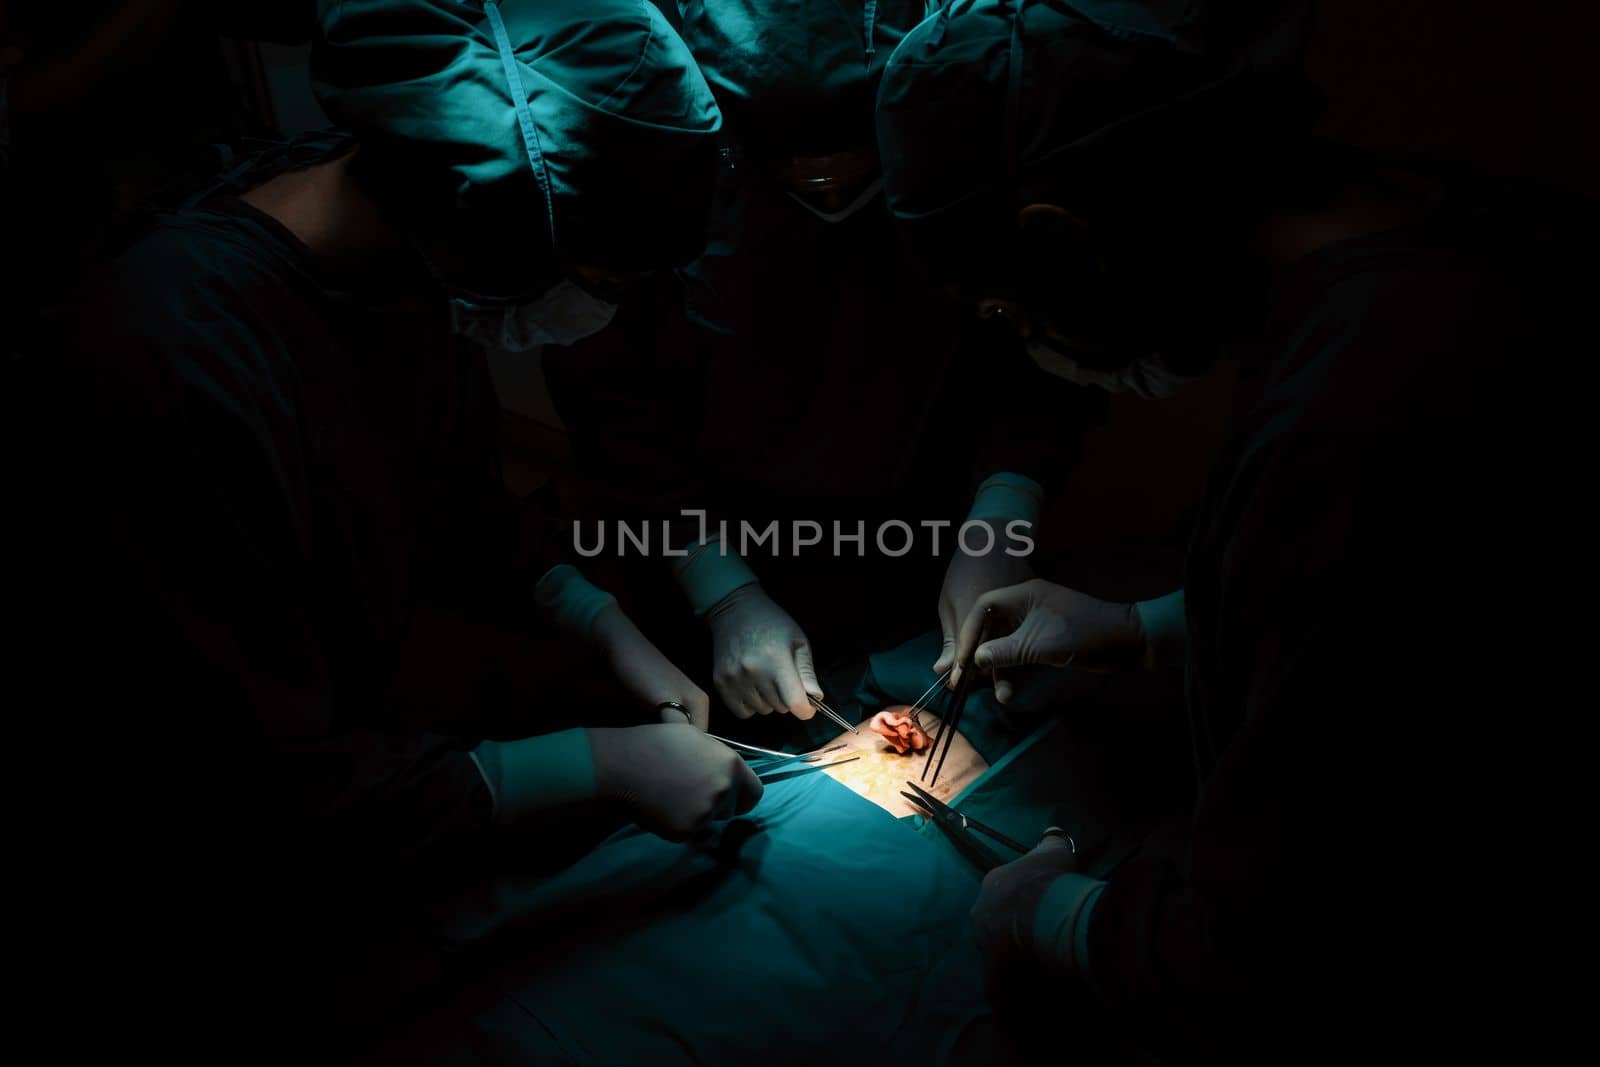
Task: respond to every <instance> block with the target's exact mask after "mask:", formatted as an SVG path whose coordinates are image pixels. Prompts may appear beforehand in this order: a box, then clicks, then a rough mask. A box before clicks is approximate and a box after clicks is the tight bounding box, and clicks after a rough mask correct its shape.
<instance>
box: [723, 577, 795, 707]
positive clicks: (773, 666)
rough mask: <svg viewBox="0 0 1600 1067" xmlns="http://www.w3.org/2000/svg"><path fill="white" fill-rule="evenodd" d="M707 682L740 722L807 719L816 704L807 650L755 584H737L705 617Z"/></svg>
mask: <svg viewBox="0 0 1600 1067" xmlns="http://www.w3.org/2000/svg"><path fill="white" fill-rule="evenodd" d="M706 619H707V621H708V622H710V624H711V638H712V645H713V650H712V659H711V667H712V673H711V677H712V681H713V683H714V684H715V685H716V687H717V692H718V693H720V694H721V695H722V700H723V703H725V704H727V706H728V710H730V711H732V712H733V713H734V714H735V715H737V716H739V717H740V718H741V719H748V718H749V717H750V716H752V715H770V714H771V713H772V712H774V711H786V712H788V713H789V714H791V715H794V716H796V717H797V718H801V719H809V718H811V716H812V715H813V714H815V712H816V709H815V708H813V707H812V706H811V702H810V701H809V700H808V699H807V698H806V696H807V694H810V695H811V696H814V697H816V698H817V699H819V700H820V699H822V686H821V685H819V684H818V682H817V672H816V668H815V667H814V666H813V664H812V659H811V645H810V643H809V642H808V641H807V640H806V635H805V633H804V632H803V631H802V630H801V629H800V627H799V625H798V624H797V623H796V622H795V621H794V620H793V619H791V618H790V617H789V613H788V612H786V611H784V610H783V609H782V608H780V607H779V606H778V605H777V604H776V603H774V602H773V600H772V598H771V597H769V596H767V594H766V592H765V591H764V590H763V589H762V588H761V586H759V585H757V584H754V583H752V584H750V585H742V586H740V587H739V588H737V589H735V590H734V591H733V592H731V593H729V594H728V595H727V596H725V597H723V598H722V599H721V600H719V601H717V603H716V604H714V605H713V606H712V607H711V609H710V610H709V611H708V612H706Z"/></svg>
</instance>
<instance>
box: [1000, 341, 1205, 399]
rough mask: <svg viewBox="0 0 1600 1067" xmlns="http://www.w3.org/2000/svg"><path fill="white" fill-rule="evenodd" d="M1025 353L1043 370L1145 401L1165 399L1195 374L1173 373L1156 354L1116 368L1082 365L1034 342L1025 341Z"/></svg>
mask: <svg viewBox="0 0 1600 1067" xmlns="http://www.w3.org/2000/svg"><path fill="white" fill-rule="evenodd" d="M1028 355H1029V357H1030V358H1032V360H1033V361H1034V362H1035V363H1037V364H1038V365H1039V367H1040V368H1042V369H1043V370H1045V371H1047V372H1049V373H1051V374H1054V375H1055V376H1056V377H1058V378H1065V379H1066V380H1067V381H1069V382H1076V383H1077V384H1078V385H1093V386H1097V387H1099V388H1101V389H1104V390H1105V391H1106V392H1108V393H1132V394H1134V395H1135V396H1140V397H1143V398H1144V399H1146V400H1165V399H1166V398H1167V397H1169V396H1171V395H1172V394H1173V393H1176V392H1177V391H1178V390H1179V389H1182V388H1183V387H1184V386H1185V385H1188V384H1189V383H1190V382H1192V381H1194V380H1195V378H1196V377H1197V376H1196V375H1185V374H1177V373H1175V372H1173V371H1172V370H1170V369H1168V367H1167V365H1166V363H1164V362H1163V361H1162V359H1161V357H1160V356H1154V355H1151V356H1143V357H1141V358H1139V359H1137V360H1135V361H1134V362H1132V363H1129V364H1128V365H1126V366H1124V367H1119V368H1117V369H1116V370H1096V369H1095V368H1093V367H1085V366H1084V365H1083V364H1081V363H1079V362H1077V361H1076V360H1074V359H1073V358H1072V357H1070V356H1067V355H1064V354H1063V353H1061V352H1059V351H1057V350H1056V349H1054V348H1051V347H1050V346H1049V345H1044V344H1040V343H1038V342H1037V341H1030V342H1029V343H1028Z"/></svg>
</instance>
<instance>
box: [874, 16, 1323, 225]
mask: <svg viewBox="0 0 1600 1067" xmlns="http://www.w3.org/2000/svg"><path fill="white" fill-rule="evenodd" d="M1308 9H1309V4H1308V3H1305V2H1294V0H1288V2H1281V3H1271V2H1268V0H1236V2H1232V3H1228V2H1222V0H1219V2H1217V3H1206V2H1203V0H1145V2H1142V3H1141V2H1132V0H952V2H951V3H949V4H948V5H947V6H945V7H944V8H942V9H941V10H939V11H938V12H937V13H935V14H934V15H932V16H931V17H929V18H928V19H927V20H926V21H924V22H923V23H922V24H921V25H919V26H917V27H916V28H915V29H913V30H912V31H911V32H910V33H908V34H907V35H906V38H905V40H903V41H902V42H901V43H900V46H899V47H898V48H896V49H895V52H894V55H893V56H892V57H891V58H890V60H889V64H888V67H887V69H886V70H885V72H884V75H883V81H882V85H881V86H880V88H879V93H878V111H877V121H878V143H879V151H880V155H881V157H882V160H883V168H884V181H885V191H886V193H887V198H888V203H889V207H890V210H891V211H892V212H893V213H894V214H895V216H896V217H897V218H899V219H900V220H901V221H902V222H903V223H905V224H906V227H907V231H908V232H909V233H913V234H920V235H921V236H922V237H923V238H924V240H925V242H926V244H925V247H932V246H948V247H949V248H950V249H951V250H952V251H955V250H956V249H957V248H959V247H960V244H961V242H960V238H959V233H960V231H961V229H962V228H963V227H965V228H967V229H971V228H973V227H982V226H993V225H998V224H1001V223H1002V222H1003V221H1004V220H1009V219H1012V218H1014V217H1015V214H1016V211H1017V209H1018V207H1019V206H1021V204H1022V202H1023V201H1024V199H1025V198H1026V197H1028V196H1029V195H1030V194H1035V193H1041V192H1042V193H1043V194H1044V195H1047V196H1055V197H1062V196H1064V195H1067V194H1070V195H1071V196H1073V197H1074V199H1072V201H1071V206H1074V207H1084V208H1087V209H1090V210H1106V209H1111V210H1118V209H1120V210H1126V211H1136V212H1146V213H1149V212H1152V211H1156V210H1159V208H1160V206H1161V204H1162V203H1163V202H1178V201H1181V200H1182V198H1183V191H1184V189H1185V187H1186V185H1188V186H1189V187H1191V188H1193V187H1196V186H1198V185H1200V184H1201V183H1202V182H1203V181H1204V180H1205V176H1206V175H1207V174H1208V173H1214V172H1218V171H1221V170H1224V169H1226V164H1227V160H1226V158H1225V157H1226V156H1227V154H1228V152H1229V151H1231V150H1232V149H1234V148H1237V147H1238V144H1239V143H1241V141H1242V139H1244V138H1250V137H1256V136H1257V135H1260V134H1262V133H1263V132H1264V131H1265V127H1268V126H1271V125H1273V124H1278V125H1283V124H1291V125H1292V124H1301V125H1303V124H1304V122H1305V121H1306V120H1307V118H1308V114H1307V113H1305V112H1306V111H1308V109H1306V108H1291V106H1290V103H1289V101H1290V97H1291V96H1293V98H1294V100H1296V101H1301V102H1304V101H1305V99H1306V98H1305V97H1304V96H1299V95H1294V94H1288V95H1285V94H1280V93H1278V92H1277V90H1276V89H1272V90H1268V89H1266V88H1265V87H1266V86H1267V85H1269V84H1270V85H1275V86H1276V85H1279V84H1281V82H1280V78H1286V79H1290V80H1293V77H1294V76H1293V75H1292V74H1291V73H1290V72H1293V71H1295V70H1296V69H1297V68H1298V62H1299V57H1300V53H1301V49H1302V45H1303V37H1304V32H1305V28H1306V24H1307V21H1308ZM1243 97H1251V98H1254V100H1255V101H1256V102H1257V103H1263V102H1264V103H1265V108H1264V109H1255V110H1252V109H1251V108H1248V107H1247V108H1245V109H1244V110H1243V111H1241V110H1240V108H1239V104H1240V101H1241V98H1243ZM1224 100H1226V101H1228V103H1226V104H1224V103H1223V101H1224ZM1245 111H1250V112H1251V114H1252V115H1253V118H1251V119H1250V120H1248V121H1243V120H1241V121H1239V122H1236V123H1235V128H1236V132H1237V133H1238V134H1239V136H1238V137H1236V138H1234V140H1232V141H1226V140H1224V139H1218V140H1213V141H1207V140H1206V138H1207V136H1208V135H1209V134H1210V133H1211V132H1214V131H1216V130H1219V129H1220V128H1221V126H1220V125H1219V124H1217V123H1216V122H1214V121H1213V120H1214V119H1216V118H1217V116H1218V115H1219V114H1222V113H1223V112H1226V113H1227V114H1228V115H1231V116H1233V117H1234V118H1238V117H1239V116H1241V115H1242V114H1244V112H1245ZM1269 115H1270V116H1271V117H1270V118H1269V117H1268V116H1269ZM1086 201H1087V202H1086ZM1056 202H1063V201H1062V200H1060V199H1058V200H1057V201H1056Z"/></svg>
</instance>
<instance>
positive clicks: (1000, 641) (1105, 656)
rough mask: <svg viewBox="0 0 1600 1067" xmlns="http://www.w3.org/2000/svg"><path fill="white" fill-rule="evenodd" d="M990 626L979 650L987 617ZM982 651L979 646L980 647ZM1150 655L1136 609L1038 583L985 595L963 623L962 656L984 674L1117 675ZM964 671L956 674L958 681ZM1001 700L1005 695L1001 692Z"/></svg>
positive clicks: (958, 645)
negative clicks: (1033, 669)
mask: <svg viewBox="0 0 1600 1067" xmlns="http://www.w3.org/2000/svg"><path fill="white" fill-rule="evenodd" d="M986 612H987V613H988V614H989V618H990V625H989V633H988V634H987V638H986V640H985V641H984V643H983V644H982V645H978V631H979V630H980V629H981V628H982V627H983V619H984V614H985V613H986ZM974 646H976V647H974ZM1144 655H1145V639H1144V631H1143V629H1142V627H1141V626H1140V622H1139V611H1138V609H1137V607H1136V606H1135V605H1133V604H1116V603H1112V602H1110V601H1106V600H1097V599H1095V598H1094V597H1092V596H1088V595H1086V594H1084V593H1080V592H1077V591H1076V590H1073V589H1068V588H1066V587H1065V586H1060V585H1054V584H1052V583H1050V582H1046V581H1043V580H1041V579H1038V578H1035V579H1033V580H1032V581H1028V582H1023V583H1022V584H1021V585H1013V586H1011V587H1010V588H1008V589H997V590H995V591H994V592H991V593H985V594H984V595H983V596H981V597H979V598H978V599H977V601H976V602H975V603H974V604H973V606H972V610H971V611H970V612H968V613H967V617H966V620H965V621H964V622H963V623H962V624H961V635H960V637H959V638H958V639H957V641H956V656H957V658H958V659H959V661H960V662H962V663H970V664H973V665H974V666H975V667H976V668H978V669H980V670H990V669H997V668H1004V667H1020V666H1033V665H1044V666H1051V667H1065V666H1067V665H1068V664H1069V663H1070V664H1072V665H1073V666H1078V667H1085V668H1088V669H1091V670H1111V669H1114V668H1117V667H1121V666H1130V665H1135V664H1138V663H1140V662H1142V661H1143V659H1144ZM960 673H961V669H960V668H959V667H958V668H957V669H956V673H955V677H953V678H952V679H951V681H952V682H955V681H956V680H958V679H959V677H960ZM995 691H996V694H995V695H996V696H997V697H1000V698H1001V699H1002V700H1003V699H1005V698H1006V697H1009V695H1010V694H1009V692H1008V693H1004V694H1002V693H1001V692H1000V691H999V686H996V687H995Z"/></svg>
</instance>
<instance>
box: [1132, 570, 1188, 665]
mask: <svg viewBox="0 0 1600 1067" xmlns="http://www.w3.org/2000/svg"><path fill="white" fill-rule="evenodd" d="M1134 608H1135V609H1137V611H1138V612H1139V626H1140V628H1141V629H1143V630H1144V646H1145V652H1144V662H1145V666H1146V667H1148V668H1149V669H1150V670H1167V669H1170V668H1176V667H1181V666H1183V660H1184V656H1185V654H1186V653H1187V651H1188V647H1189V623H1188V617H1187V615H1186V614H1185V612H1184V597H1183V590H1182V589H1180V590H1178V591H1177V592H1176V593H1168V594H1167V595H1166V596H1164V597H1157V598H1156V599H1155V600H1141V601H1139V602H1138V603H1137V604H1135V605H1134Z"/></svg>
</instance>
